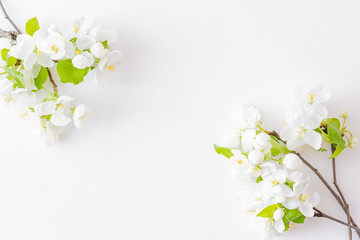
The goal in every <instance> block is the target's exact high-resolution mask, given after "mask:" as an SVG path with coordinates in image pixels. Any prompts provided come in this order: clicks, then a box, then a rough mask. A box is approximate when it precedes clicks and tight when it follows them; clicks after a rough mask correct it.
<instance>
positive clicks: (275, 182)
mask: <svg viewBox="0 0 360 240" xmlns="http://www.w3.org/2000/svg"><path fill="white" fill-rule="evenodd" d="M271 183H272V185H274V186H275V185H278V184H279V182H278V181H276V180H273V181H271Z"/></svg>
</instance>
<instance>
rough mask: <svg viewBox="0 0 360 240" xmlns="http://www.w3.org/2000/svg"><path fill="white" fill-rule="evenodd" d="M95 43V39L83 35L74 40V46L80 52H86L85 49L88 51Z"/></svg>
mask: <svg viewBox="0 0 360 240" xmlns="http://www.w3.org/2000/svg"><path fill="white" fill-rule="evenodd" d="M94 43H95V39H94V38H93V37H91V36H88V35H83V36H80V37H79V38H78V39H77V40H76V44H75V46H76V47H77V48H78V49H79V50H80V51H83V50H86V49H90V48H91V46H92V45H93V44H94Z"/></svg>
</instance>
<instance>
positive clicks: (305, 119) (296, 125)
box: [280, 107, 322, 151]
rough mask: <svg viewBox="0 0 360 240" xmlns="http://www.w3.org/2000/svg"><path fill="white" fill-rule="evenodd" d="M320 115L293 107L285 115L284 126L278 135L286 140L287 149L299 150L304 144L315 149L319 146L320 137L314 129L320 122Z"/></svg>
mask: <svg viewBox="0 0 360 240" xmlns="http://www.w3.org/2000/svg"><path fill="white" fill-rule="evenodd" d="M321 121H322V119H321V117H319V116H318V115H314V114H311V113H309V112H308V111H306V110H305V109H303V108H301V107H294V108H292V109H290V111H289V112H288V113H287V115H286V126H285V128H283V129H282V130H281V132H280V137H281V138H282V139H283V140H285V141H286V146H287V148H288V149H289V150H294V151H299V150H300V148H301V147H302V146H304V145H306V144H308V145H310V146H312V147H313V148H315V149H316V150H317V149H319V148H320V147H321V143H322V137H321V135H320V134H319V133H317V132H316V131H314V130H315V129H316V128H318V127H319V126H320V124H321Z"/></svg>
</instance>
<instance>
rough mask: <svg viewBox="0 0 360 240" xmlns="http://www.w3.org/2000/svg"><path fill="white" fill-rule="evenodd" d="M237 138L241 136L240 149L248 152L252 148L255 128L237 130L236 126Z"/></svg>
mask: <svg viewBox="0 0 360 240" xmlns="http://www.w3.org/2000/svg"><path fill="white" fill-rule="evenodd" d="M235 131H236V133H237V136H238V138H239V139H240V137H241V148H242V151H243V152H245V153H248V152H250V151H252V150H253V149H254V141H255V136H256V130H255V129H245V130H243V131H237V128H236V129H235Z"/></svg>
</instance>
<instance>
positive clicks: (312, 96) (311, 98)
mask: <svg viewBox="0 0 360 240" xmlns="http://www.w3.org/2000/svg"><path fill="white" fill-rule="evenodd" d="M315 97H316V93H310V94H309V103H310V104H313V103H314V98H315Z"/></svg>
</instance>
